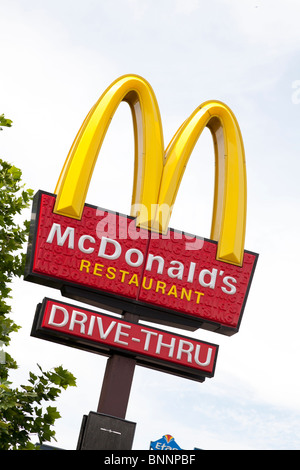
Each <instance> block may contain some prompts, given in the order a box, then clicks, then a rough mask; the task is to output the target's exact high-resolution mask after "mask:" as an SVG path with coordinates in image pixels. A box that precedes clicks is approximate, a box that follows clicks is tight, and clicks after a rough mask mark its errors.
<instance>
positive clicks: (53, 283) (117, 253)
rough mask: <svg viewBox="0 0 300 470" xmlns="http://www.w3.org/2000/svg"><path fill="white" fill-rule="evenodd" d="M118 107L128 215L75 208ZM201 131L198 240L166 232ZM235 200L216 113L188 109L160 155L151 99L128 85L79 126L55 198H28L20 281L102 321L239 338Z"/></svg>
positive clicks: (143, 85)
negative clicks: (207, 189) (210, 151)
mask: <svg viewBox="0 0 300 470" xmlns="http://www.w3.org/2000/svg"><path fill="white" fill-rule="evenodd" d="M122 101H126V102H127V103H128V104H129V106H130V108H131V111H132V117H133V128H134V137H135V157H134V158H135V160H134V161H135V167H134V182H133V192H132V203H131V213H130V215H124V214H120V213H115V212H112V211H110V210H107V209H104V208H101V207H98V206H93V205H90V204H86V202H85V199H86V194H87V191H88V187H89V183H90V180H91V177H92V174H93V171H94V166H95V163H96V160H97V157H98V154H99V151H100V149H101V145H102V142H103V139H104V137H105V134H106V131H107V129H108V126H109V124H110V122H111V119H112V117H113V115H114V113H115V111H116V109H117V107H118V105H119V104H120V103H121V102H122ZM205 127H208V128H209V129H210V131H211V134H212V138H213V142H214V149H215V191H214V205H213V216H212V226H211V234H210V238H209V239H208V238H202V237H199V236H194V235H188V234H185V233H183V232H180V231H178V230H174V229H172V228H170V227H169V222H170V217H171V213H172V207H173V205H174V203H175V199H176V195H177V191H178V188H179V186H180V182H181V179H182V177H183V174H184V170H185V167H186V165H187V164H188V160H189V157H190V155H191V153H192V150H193V148H194V146H195V144H196V142H197V140H198V138H199V137H200V135H201V132H202V130H203V129H204V128H205ZM246 193H247V190H246V169H245V156H244V147H243V141H242V136H241V132H240V129H239V126H238V123H237V120H236V118H235V116H234V114H233V113H232V111H231V110H230V109H229V108H228V107H227V106H226V105H225V104H223V103H221V102H218V101H207V102H205V103H203V104H202V105H201V106H199V107H198V108H196V110H195V111H194V112H193V113H192V114H191V116H190V117H189V118H188V119H187V120H186V121H185V122H184V123H183V124H182V126H181V127H180V128H179V130H178V131H177V132H176V134H175V135H174V137H173V139H172V140H171V142H170V144H169V145H168V146H167V148H166V150H164V142H163V133H162V124H161V118H160V113H159V108H158V104H157V101H156V97H155V95H154V92H153V90H152V88H151V87H150V85H149V84H148V83H147V82H146V81H145V80H144V79H143V78H141V77H139V76H135V75H126V76H123V77H121V78H119V79H117V80H116V81H115V82H113V83H112V84H111V85H110V86H109V87H108V89H107V90H106V91H105V92H104V93H103V95H102V96H101V97H100V99H99V100H98V102H97V103H96V104H95V105H94V106H93V107H92V109H91V110H90V112H89V113H88V115H87V117H86V118H85V120H84V122H83V124H82V126H81V128H80V129H79V132H78V134H77V136H76V138H75V140H74V142H73V144H72V146H71V149H70V151H69V154H68V156H67V159H66V161H65V164H64V166H63V168H62V171H61V174H60V176H59V179H58V183H57V186H56V188H55V191H54V193H53V194H50V193H47V192H44V191H38V192H37V193H36V195H35V198H34V202H33V217H32V223H31V230H30V238H29V245H28V254H27V264H26V270H25V279H26V280H28V281H31V282H36V283H40V284H44V285H48V286H50V287H54V288H57V289H60V290H61V292H62V294H63V295H64V296H66V297H69V298H74V299H77V300H80V301H84V302H87V303H89V304H91V305H97V306H102V307H104V308H106V309H107V310H110V311H113V312H117V313H122V312H123V311H128V312H132V313H136V314H138V315H139V316H140V318H144V319H147V320H150V321H155V322H158V323H162V324H170V325H175V326H179V327H182V328H186V329H190V330H195V329H197V328H204V329H208V330H211V331H215V332H218V333H222V334H226V335H232V334H234V333H236V332H237V331H238V330H239V327H240V323H241V319H242V315H243V311H244V308H245V304H246V300H247V296H248V292H249V289H250V285H251V281H252V277H253V274H254V270H255V266H256V262H257V258H258V255H257V254H256V253H253V252H250V251H247V250H245V249H244V241H245V228H246V197H247V194H246ZM197 210H198V208H197ZM199 210H201V207H200V205H199Z"/></svg>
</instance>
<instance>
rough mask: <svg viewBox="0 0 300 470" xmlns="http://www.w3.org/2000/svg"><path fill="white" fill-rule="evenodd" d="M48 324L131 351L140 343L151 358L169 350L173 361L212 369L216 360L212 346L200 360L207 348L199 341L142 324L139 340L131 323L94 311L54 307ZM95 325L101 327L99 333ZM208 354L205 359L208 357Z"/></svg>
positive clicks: (136, 326)
mask: <svg viewBox="0 0 300 470" xmlns="http://www.w3.org/2000/svg"><path fill="white" fill-rule="evenodd" d="M104 323H105V325H106V327H105V326H104ZM47 324H48V326H49V327H53V328H54V329H55V330H60V329H63V330H64V331H66V330H67V331H68V332H69V333H70V334H78V333H80V334H81V335H82V336H86V337H93V339H94V340H95V335H98V336H99V338H98V339H99V340H101V341H102V342H103V341H107V342H109V344H112V345H113V344H115V345H116V346H119V345H122V347H126V348H130V349H134V347H132V344H137V343H139V344H140V345H141V347H142V350H143V352H144V353H148V354H149V355H151V356H157V357H162V356H164V352H166V351H167V356H168V358H169V359H174V360H177V361H179V362H182V363H184V364H190V365H191V366H195V365H197V366H199V367H208V366H210V364H211V361H212V353H213V348H212V347H209V346H208V345H207V347H206V348H205V351H206V357H204V358H203V357H201V359H200V354H201V347H202V346H203V347H204V345H201V344H199V343H197V342H196V341H195V342H194V343H193V342H192V341H188V340H187V339H183V338H180V337H179V336H176V335H174V336H172V334H170V333H168V332H165V333H164V332H163V331H161V330H157V331H154V330H151V329H147V328H145V327H144V326H140V327H139V326H138V325H134V326H135V328H138V332H139V333H138V337H136V336H137V330H135V333H134V334H135V336H132V332H131V329H132V325H131V324H129V323H127V322H121V321H118V320H117V319H116V320H113V319H112V318H111V317H106V319H105V321H104V319H103V318H102V317H101V316H100V315H98V314H95V315H93V314H92V313H91V312H89V313H88V312H87V313H85V312H83V311H78V310H76V309H72V311H70V309H69V310H68V309H67V308H65V307H63V306H61V305H56V304H53V305H52V307H51V310H50V314H49V318H48V321H47ZM95 325H97V326H98V331H96V328H95ZM205 351H204V353H202V356H205Z"/></svg>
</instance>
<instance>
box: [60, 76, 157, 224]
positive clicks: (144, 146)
mask: <svg viewBox="0 0 300 470" xmlns="http://www.w3.org/2000/svg"><path fill="white" fill-rule="evenodd" d="M121 101H126V102H127V103H128V104H129V106H130V108H131V112H132V117H133V127H134V139H135V164H134V183H133V194H132V206H134V205H135V204H141V205H144V206H145V207H146V209H147V210H146V211H145V213H147V212H148V214H151V207H150V206H151V203H153V201H156V200H157V195H158V191H159V185H160V176H161V173H162V168H163V155H164V143H163V133H162V125H161V117H160V112H159V108H158V104H157V101H156V97H155V95H154V92H153V90H152V88H151V86H150V85H149V83H147V82H146V81H145V80H144V79H143V78H141V77H139V76H136V75H129V76H128V75H127V76H126V75H125V76H123V77H120V78H119V79H117V80H115V81H114V82H113V83H112V84H111V85H110V87H109V88H107V90H106V91H105V92H104V93H103V95H102V96H101V97H100V98H99V100H98V102H97V103H96V104H95V105H94V106H93V107H92V109H91V110H90V112H89V113H88V115H87V117H86V118H85V120H84V122H83V124H82V126H81V128H80V129H79V132H78V134H77V136H76V138H75V140H74V142H73V144H72V146H71V149H70V151H69V154H68V156H67V159H66V161H65V164H64V166H63V169H62V171H61V174H60V177H59V180H58V182H57V185H56V188H55V194H57V198H56V204H55V208H54V212H55V213H59V214H61V215H65V216H68V217H72V218H74V219H80V218H81V215H82V211H83V207H84V203H85V199H86V194H87V191H88V188H89V184H90V180H91V177H92V174H93V170H94V166H95V163H96V161H97V157H98V154H99V151H100V148H101V145H102V143H103V140H104V137H105V135H106V132H107V129H108V127H109V124H110V122H111V120H112V118H113V115H114V113H115V111H116V109H117V108H118V106H119V104H120V103H121ZM145 175H147V178H146V177H145ZM134 215H135V214H134ZM141 217H142V216H141ZM141 222H143V223H144V224H146V223H147V221H145V220H142V218H141ZM147 225H148V224H147Z"/></svg>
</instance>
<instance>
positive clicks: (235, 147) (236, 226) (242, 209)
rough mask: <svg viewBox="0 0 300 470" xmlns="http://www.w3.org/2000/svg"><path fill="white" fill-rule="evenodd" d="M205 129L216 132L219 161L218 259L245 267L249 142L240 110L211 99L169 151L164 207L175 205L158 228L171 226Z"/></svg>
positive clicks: (213, 229) (215, 237)
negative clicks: (236, 111) (246, 152)
mask: <svg viewBox="0 0 300 470" xmlns="http://www.w3.org/2000/svg"><path fill="white" fill-rule="evenodd" d="M205 127H208V128H209V129H210V131H211V133H212V137H213V141H214V149H215V165H216V166H215V192H214V207H213V217H212V226H211V235H210V238H211V239H212V240H216V241H218V242H219V243H218V254H217V258H218V259H221V260H222V261H227V262H230V263H233V264H237V265H241V264H242V260H243V253H244V241H245V230H246V210H247V209H246V207H247V181H246V165H245V155H244V146H243V140H242V136H241V132H240V129H239V126H238V123H237V120H236V118H235V116H234V114H233V113H232V111H231V110H230V109H229V108H228V107H227V106H226V105H225V104H223V103H221V102H218V101H207V102H205V103H203V104H202V105H201V106H200V107H199V108H197V109H196V110H195V111H194V112H193V114H192V115H191V116H190V117H189V118H188V119H187V120H186V121H185V122H184V123H183V125H182V126H181V127H180V128H179V130H178V131H177V133H176V134H175V136H174V137H173V139H172V141H171V142H170V144H169V146H168V148H167V149H166V152H165V164H164V168H163V174H162V178H161V186H160V192H159V197H158V205H162V204H165V205H166V206H168V207H170V211H169V217H168V218H167V217H164V218H162V220H160V219H159V214H156V218H155V220H154V221H153V224H152V226H153V229H154V230H156V231H159V232H165V231H166V230H167V228H168V225H169V218H170V217H171V210H172V207H173V205H174V203H175V199H176V195H177V192H178V189H179V186H180V182H181V179H182V176H183V174H184V170H185V168H186V166H187V164H188V160H189V157H190V155H191V152H192V150H193V148H194V146H195V144H196V142H197V140H198V138H199V136H200V135H201V133H202V131H203V129H204V128H205ZM164 215H165V214H164Z"/></svg>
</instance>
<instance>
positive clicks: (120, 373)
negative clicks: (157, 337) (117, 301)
mask: <svg viewBox="0 0 300 470" xmlns="http://www.w3.org/2000/svg"><path fill="white" fill-rule="evenodd" d="M124 319H125V320H128V321H131V322H136V323H137V321H138V317H137V316H136V315H132V314H130V313H126V312H125V314H124ZM135 366H136V359H134V358H132V357H126V356H122V355H120V354H113V355H112V356H110V357H109V358H108V360H107V364H106V370H105V374H104V379H103V384H102V390H101V395H100V398H99V403H98V408H97V411H98V413H104V414H107V415H110V416H116V417H118V418H124V419H125V416H126V411H127V406H128V401H129V396H130V390H131V385H132V381H133V375H134V370H135ZM120 390H121V393H120Z"/></svg>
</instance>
